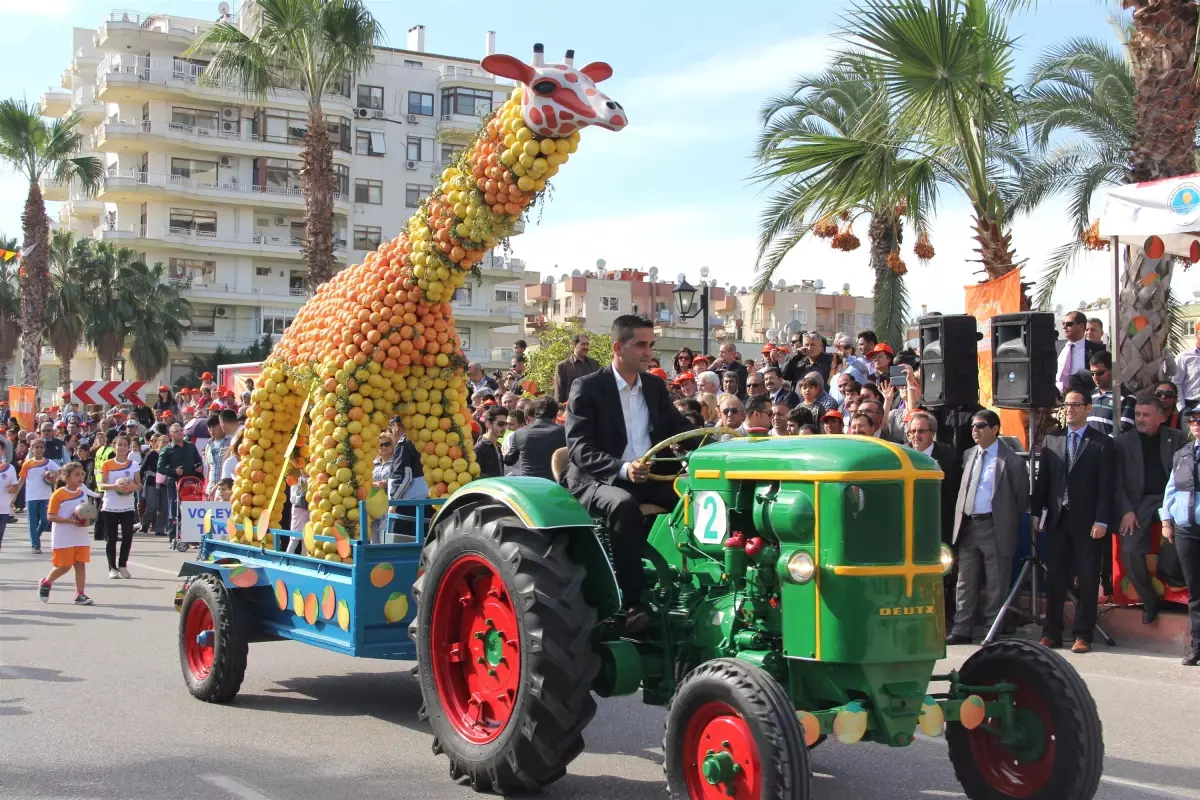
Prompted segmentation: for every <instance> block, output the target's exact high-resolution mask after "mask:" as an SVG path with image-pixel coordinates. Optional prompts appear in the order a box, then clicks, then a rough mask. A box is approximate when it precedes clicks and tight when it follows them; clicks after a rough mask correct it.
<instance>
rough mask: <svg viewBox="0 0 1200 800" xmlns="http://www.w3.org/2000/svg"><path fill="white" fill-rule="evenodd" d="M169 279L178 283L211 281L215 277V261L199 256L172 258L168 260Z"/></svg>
mask: <svg viewBox="0 0 1200 800" xmlns="http://www.w3.org/2000/svg"><path fill="white" fill-rule="evenodd" d="M168 267H169V269H170V271H169V273H168V274H169V275H170V276H171V280H172V281H174V282H180V283H212V282H213V281H214V280H216V277H217V262H215V261H205V260H203V259H199V258H172V259H171V260H170V261H169V262H168Z"/></svg>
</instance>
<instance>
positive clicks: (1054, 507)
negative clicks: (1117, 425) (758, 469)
mask: <svg viewBox="0 0 1200 800" xmlns="http://www.w3.org/2000/svg"><path fill="white" fill-rule="evenodd" d="M1069 432H1070V430H1069V429H1067V430H1062V431H1057V432H1055V433H1052V434H1050V435H1049V436H1047V437H1046V440H1045V442H1044V443H1043V444H1042V453H1041V459H1040V462H1039V466H1038V471H1037V482H1036V483H1035V485H1034V490H1033V503H1032V506H1031V509H1032V511H1033V515H1034V518H1035V519H1037V518H1038V517H1040V515H1041V513H1042V509H1046V510H1047V515H1046V540H1045V541H1046V544H1045V557H1046V572H1047V580H1046V583H1047V586H1046V622H1045V625H1044V627H1043V630H1042V635H1043V636H1044V637H1046V638H1048V639H1052V640H1053V641H1055V642H1059V641H1061V640H1062V633H1063V631H1062V627H1063V623H1062V616H1063V604H1064V603H1065V602H1066V598H1067V591H1068V590H1069V589H1070V588H1071V576H1072V575H1078V577H1079V593H1078V598H1079V604H1078V606H1077V607H1076V609H1075V625H1074V631H1073V635H1074V637H1075V638H1076V639H1083V640H1084V641H1085V642H1091V641H1092V635H1093V629H1094V628H1095V626H1096V602H1097V597H1096V595H1097V592H1098V590H1099V588H1100V566H1101V564H1102V563H1103V555H1104V547H1105V546H1106V545H1107V544H1108V537H1107V536H1103V537H1101V538H1099V539H1093V538H1092V535H1091V531H1092V526H1093V525H1095V524H1101V525H1105V526H1106V527H1107V529H1108V531H1109V532H1111V531H1112V529H1113V526H1114V525H1115V524H1116V523H1117V520H1116V518H1115V515H1114V514H1113V508H1114V502H1113V501H1114V498H1115V496H1116V484H1117V481H1116V474H1115V468H1114V466H1113V447H1114V445H1113V440H1112V439H1111V438H1110V437H1108V436H1105V435H1104V434H1103V433H1100V432H1099V431H1097V430H1096V429H1095V428H1090V427H1088V428H1084V429H1083V436H1082V438H1081V439H1080V441H1079V444H1078V446H1077V450H1076V454H1075V462H1074V464H1073V465H1072V466H1071V468H1070V470H1069V471H1068V469H1067V434H1068V433H1069ZM1068 490H1069V491H1068ZM1064 491H1068V505H1067V506H1064V505H1063V492H1064Z"/></svg>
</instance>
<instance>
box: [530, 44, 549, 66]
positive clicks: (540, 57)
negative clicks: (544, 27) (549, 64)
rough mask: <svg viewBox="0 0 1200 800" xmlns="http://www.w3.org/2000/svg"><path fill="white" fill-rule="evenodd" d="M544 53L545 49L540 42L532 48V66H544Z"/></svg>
mask: <svg viewBox="0 0 1200 800" xmlns="http://www.w3.org/2000/svg"><path fill="white" fill-rule="evenodd" d="M545 52H546V48H545V47H543V46H542V43H541V42H538V43H537V44H535V45H534V46H533V65H534V66H535V67H544V66H546V58H545Z"/></svg>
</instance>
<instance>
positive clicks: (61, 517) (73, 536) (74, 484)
mask: <svg viewBox="0 0 1200 800" xmlns="http://www.w3.org/2000/svg"><path fill="white" fill-rule="evenodd" d="M83 477H84V472H83V464H80V463H78V462H72V463H70V464H68V465H67V466H66V467H64V468H63V471H62V481H63V484H64V485H63V486H62V487H60V488H58V489H55V490H54V493H53V494H52V495H50V504H49V508H48V510H47V514H46V518H47V519H48V520H50V537H51V538H50V542H51V543H50V546H51V547H52V548H53V549H54V556H53V558H52V560H51V562H50V563H51V564H53V565H54V566H53V569H51V570H50V574H49V575H47V576H46V577H45V578H42V580H41V582H40V583H39V584H38V597H39V598H40V599H41V601H42V602H43V603H48V602H50V587H51V586H53V585H54V582H55V581H56V580H58V579H59V578H61V577H62V576H63V575H66V574H67V573H68V572H69V571H70V570H71V568H72V567H74V568H75V605H77V606H90V605H91V604H92V598H90V597H88V596H87V594H85V593H84V591H83V590H84V584H85V583H86V581H87V563H88V562H89V561H91V560H92V543H91V527H92V526H91V523H90V522H89V521H85V520H83V519H81V518H80V517H78V516H76V515H75V512H76V510H77V509H78V508H79V507H80V506H81V505H83V504H84V503H86V502H87V499H88V497H87V490H86V489H85V488H84V486H83Z"/></svg>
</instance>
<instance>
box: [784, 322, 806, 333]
mask: <svg viewBox="0 0 1200 800" xmlns="http://www.w3.org/2000/svg"><path fill="white" fill-rule="evenodd" d="M785 330H786V331H787V332H788V333H801V332H802V331H803V330H804V326H803V325H801V324H800V321H799V320H795V319H794V320H792V321H791V322H789V323H788V324H787V326H786V328H785Z"/></svg>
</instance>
